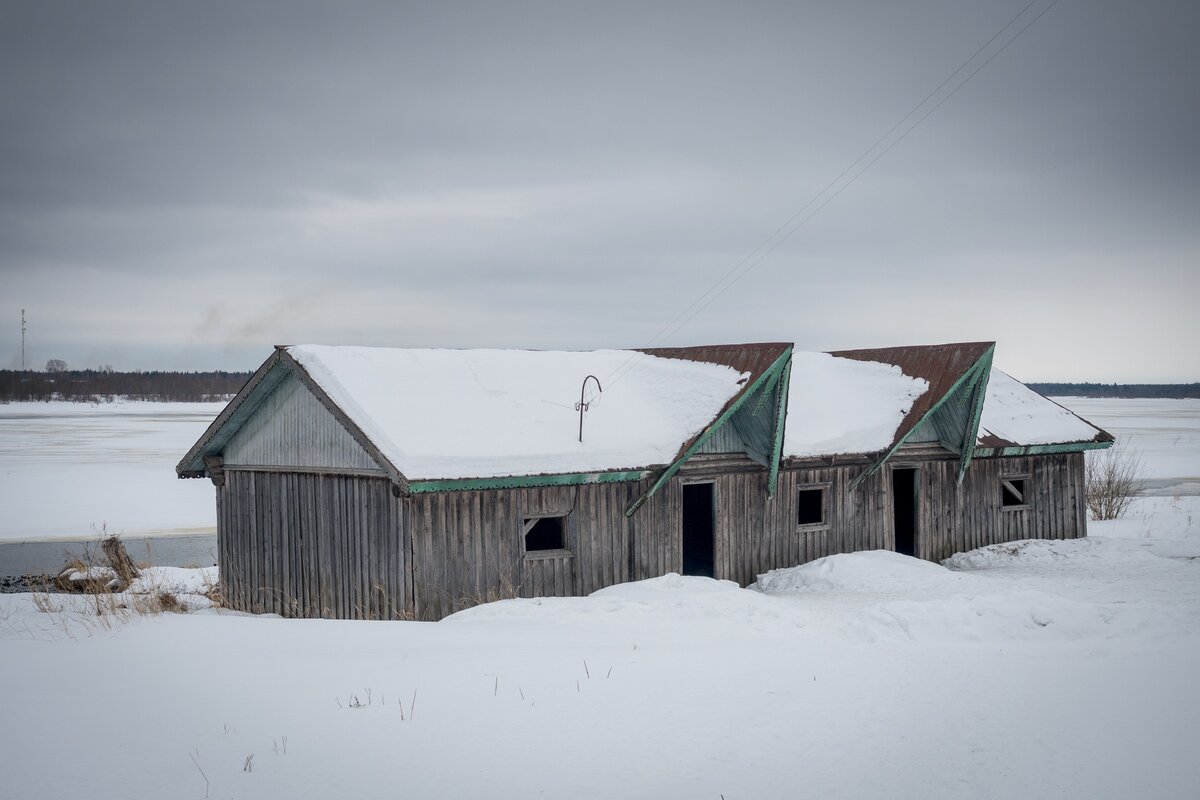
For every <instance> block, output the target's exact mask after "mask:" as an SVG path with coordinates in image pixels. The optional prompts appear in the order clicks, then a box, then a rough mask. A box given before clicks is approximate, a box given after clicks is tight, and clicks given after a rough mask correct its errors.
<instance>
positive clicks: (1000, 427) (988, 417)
mask: <svg viewBox="0 0 1200 800" xmlns="http://www.w3.org/2000/svg"><path fill="white" fill-rule="evenodd" d="M1099 434H1100V430H1099V429H1098V428H1096V427H1094V426H1093V425H1091V424H1090V423H1088V422H1085V421H1084V420H1082V419H1080V418H1079V417H1077V416H1075V414H1073V413H1071V412H1070V411H1068V410H1067V409H1065V408H1063V407H1062V406H1060V405H1059V404H1058V403H1055V402H1054V401H1053V400H1049V399H1047V398H1045V397H1042V396H1041V395H1040V394H1038V393H1037V392H1035V391H1034V390H1033V389H1030V388H1029V387H1028V386H1026V385H1025V384H1023V383H1021V382H1020V381H1018V380H1017V379H1015V378H1013V377H1010V376H1009V375H1006V374H1005V373H1003V372H1001V371H1000V370H998V369H993V370H992V374H991V377H990V378H989V379H988V386H987V394H986V396H985V399H984V403H983V416H982V417H981V418H980V421H979V444H980V445H982V446H985V447H994V446H996V445H997V442H996V440H1000V441H1001V442H1007V443H1010V444H1013V445H1038V444H1063V443H1068V442H1090V441H1092V440H1094V439H1095V438H1096V436H1097V435H1099ZM993 437H994V438H993Z"/></svg>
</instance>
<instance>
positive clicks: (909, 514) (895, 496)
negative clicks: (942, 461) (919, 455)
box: [892, 468, 917, 556]
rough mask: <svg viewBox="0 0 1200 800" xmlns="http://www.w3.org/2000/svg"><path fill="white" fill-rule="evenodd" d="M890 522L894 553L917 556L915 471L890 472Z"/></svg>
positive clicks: (905, 469) (906, 469)
mask: <svg viewBox="0 0 1200 800" xmlns="http://www.w3.org/2000/svg"><path fill="white" fill-rule="evenodd" d="M892 521H893V523H894V525H895V531H896V552H897V553H900V554H901V555H906V556H915V555H916V554H917V471H916V470H915V469H912V468H898V469H893V470H892Z"/></svg>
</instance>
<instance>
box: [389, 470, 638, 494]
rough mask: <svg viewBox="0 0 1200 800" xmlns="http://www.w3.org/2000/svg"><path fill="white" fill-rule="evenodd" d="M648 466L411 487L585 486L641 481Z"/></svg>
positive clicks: (414, 487) (437, 489) (411, 486)
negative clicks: (639, 468)
mask: <svg viewBox="0 0 1200 800" xmlns="http://www.w3.org/2000/svg"><path fill="white" fill-rule="evenodd" d="M649 475H650V471H649V470H626V471H623V472H572V473H563V474H559V475H516V476H508V477H502V478H446V479H442V480H434V481H411V482H409V484H408V490H409V491H410V492H412V493H413V494H423V493H427V492H462V491H468V490H471V489H520V488H525V487H534V486H583V485H586V484H589V483H621V482H623V481H640V480H643V479H644V478H646V477H648V476H649Z"/></svg>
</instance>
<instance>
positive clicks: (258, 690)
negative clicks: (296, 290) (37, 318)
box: [0, 400, 1200, 800]
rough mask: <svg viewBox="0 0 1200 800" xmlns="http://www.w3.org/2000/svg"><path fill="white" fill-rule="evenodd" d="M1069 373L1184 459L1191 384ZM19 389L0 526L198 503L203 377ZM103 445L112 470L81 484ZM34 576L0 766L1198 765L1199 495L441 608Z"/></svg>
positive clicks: (876, 781) (735, 786)
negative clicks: (954, 544) (107, 610)
mask: <svg viewBox="0 0 1200 800" xmlns="http://www.w3.org/2000/svg"><path fill="white" fill-rule="evenodd" d="M1085 402H1086V403H1092V404H1093V406H1092V407H1091V408H1090V409H1089V408H1087V407H1085V403H1079V404H1078V405H1076V402H1075V401H1072V400H1068V401H1066V404H1067V405H1069V406H1070V407H1072V408H1077V410H1079V411H1081V413H1084V414H1085V415H1088V416H1090V417H1092V418H1093V419H1094V421H1096V422H1097V423H1098V424H1100V425H1101V426H1103V427H1106V428H1109V429H1111V430H1113V431H1114V432H1115V433H1117V434H1118V435H1119V436H1122V435H1124V434H1125V432H1126V430H1127V429H1133V428H1136V429H1137V430H1139V431H1142V432H1143V433H1144V435H1141V436H1140V442H1138V443H1139V444H1140V446H1141V448H1142V451H1143V456H1144V458H1145V460H1146V462H1147V465H1148V466H1150V467H1151V469H1153V470H1156V472H1155V474H1156V475H1163V476H1165V477H1167V478H1180V477H1186V476H1189V475H1196V474H1197V473H1198V472H1200V470H1196V469H1194V467H1195V465H1196V463H1197V459H1198V457H1200V446H1198V442H1197V439H1196V438H1195V437H1196V431H1197V427H1198V422H1197V421H1198V420H1200V404H1196V405H1195V406H1193V407H1191V410H1190V411H1189V410H1188V408H1187V407H1186V406H1185V405H1173V404H1177V403H1181V402H1182V403H1186V402H1187V401H1153V402H1154V403H1157V404H1161V403H1167V404H1169V408H1170V409H1173V410H1175V411H1179V410H1181V409H1182V410H1183V412H1184V413H1182V414H1176V415H1175V416H1174V417H1173V418H1172V419H1173V421H1172V422H1170V423H1169V424H1162V423H1161V422H1159V421H1157V420H1158V415H1157V414H1156V413H1155V409H1150V411H1149V412H1147V413H1146V414H1145V415H1144V416H1143V417H1136V416H1134V415H1129V416H1131V417H1133V420H1130V419H1127V418H1123V417H1120V416H1119V415H1115V416H1113V417H1112V418H1111V419H1106V418H1105V411H1106V410H1107V409H1114V408H1115V409H1118V410H1119V409H1120V408H1122V407H1129V406H1123V405H1122V404H1133V403H1142V402H1143V401H1085ZM1146 402H1149V401H1146ZM57 405H59V406H61V405H62V404H57ZM16 408H17V407H16V406H0V426H2V427H0V431H3V434H4V435H3V437H2V438H0V449H3V451H4V455H5V457H6V461H7V462H8V463H6V466H5V467H4V468H5V469H15V471H16V474H19V475H24V476H25V477H23V478H21V479H20V480H23V481H28V482H27V483H24V484H22V486H23V487H24V488H23V490H22V491H20V492H18V491H16V490H15V489H14V488H13V487H12V483H13V478H12V475H13V474H14V473H13V472H9V473H5V474H4V475H3V478H4V480H3V483H2V486H3V492H4V496H3V498H0V499H2V500H3V501H4V507H5V508H6V510H7V511H8V515H9V517H10V519H7V520H3V521H2V522H0V525H3V526H5V527H4V528H3V530H12V528H13V523H12V519H11V517H13V516H16V517H19V518H23V519H25V520H27V521H28V523H29V524H38V520H39V519H46V520H50V521H52V522H54V524H56V525H58V526H59V527H58V528H54V527H53V525H46V526H45V527H46V528H48V529H50V530H58V531H62V530H63V528H64V527H65V526H66V525H68V524H69V523H68V522H67V521H66V520H67V519H68V518H69V515H68V511H69V510H70V508H69V507H70V506H71V504H72V503H73V502H74V501H73V500H71V499H69V498H71V497H72V496H73V495H72V494H70V492H75V491H81V492H82V494H81V496H82V497H84V498H90V500H89V502H95V503H97V504H98V505H97V506H95V508H100V509H102V510H103V513H101V514H100V515H99V516H98V517H97V519H101V520H107V521H109V527H110V528H112V527H113V526H114V523H113V520H114V519H116V517H114V516H113V515H112V514H111V513H109V510H108V509H112V510H114V511H116V512H119V513H128V514H130V515H131V516H130V517H129V518H130V519H133V518H134V517H136V516H137V515H143V516H142V518H143V519H146V518H148V517H147V516H146V513H147V512H146V510H145V509H142V508H139V507H138V504H139V503H141V502H145V504H146V505H147V506H148V507H149V508H158V511H156V512H155V513H158V514H164V513H166V512H171V511H174V513H176V514H177V516H174V517H171V516H164V517H162V519H163V520H164V521H165V524H164V527H181V526H183V525H184V524H186V523H187V522H188V521H190V519H191V518H189V516H188V515H189V513H191V512H190V511H189V510H188V509H189V508H190V506H188V505H187V504H186V503H180V504H178V505H176V504H175V501H173V500H170V499H168V498H167V497H166V495H165V493H166V492H168V491H170V488H168V487H175V486H183V487H189V490H190V487H198V491H197V492H196V494H197V495H198V496H199V498H200V499H199V500H198V502H197V505H198V506H203V508H204V509H205V513H211V511H210V509H211V502H212V498H211V491H212V489H211V486H210V485H209V484H208V483H207V482H206V481H178V480H176V479H175V478H174V477H173V473H172V471H171V468H172V466H173V465H174V463H175V461H176V460H177V459H178V457H179V455H180V454H181V453H182V452H183V451H184V450H186V448H187V446H188V445H190V444H191V442H192V440H194V439H195V438H196V437H197V436H198V435H199V433H200V431H201V430H202V429H203V426H204V424H206V422H207V419H209V418H211V415H213V414H215V413H216V412H217V410H218V409H217V407H213V408H211V409H204V408H200V409H194V412H195V413H194V415H193V418H192V419H190V420H188V419H186V417H187V414H188V413H190V412H189V411H185V414H184V416H183V417H177V416H176V415H175V414H174V413H173V412H175V411H177V410H180V409H178V407H170V408H167V409H156V410H153V411H152V410H151V409H148V408H146V406H145V405H142V404H138V405H137V406H135V407H134V408H131V409H128V410H126V411H121V410H120V409H106V408H104V407H101V408H100V409H88V408H87V407H78V408H76V409H73V408H71V407H68V408H67V409H62V408H54V411H53V413H55V414H56V415H57V416H56V421H54V422H51V421H47V420H45V419H39V418H29V417H25V418H24V419H22V418H21V415H19V414H14V413H13V411H14V409H16ZM34 410H35V411H36V410H37V409H34ZM75 411H77V412H78V413H71V412H75ZM59 412H61V413H59ZM113 412H116V413H113ZM147 413H148V414H149V416H148V417H147V416H146V414H147ZM1138 413H1141V412H1138ZM163 415H165V416H163ZM155 420H157V421H155ZM1136 420H1140V421H1136ZM168 429H173V430H174V431H175V432H174V433H172V434H167V433H166V432H165V431H167V430H168ZM185 429H187V431H186V435H185V434H184V430H185ZM72 431H74V434H72ZM14 432H16V433H14ZM1167 438H1169V439H1170V441H1169V442H1167V441H1166V440H1167ZM1148 442H1149V444H1150V446H1147V443H1148ZM43 451H44V452H43ZM114 453H117V454H118V455H114ZM114 459H116V460H117V461H121V460H122V459H124V461H125V463H127V464H128V465H129V468H128V469H126V468H122V469H120V470H117V472H119V473H123V475H124V480H125V481H126V482H128V483H129V484H130V486H127V487H110V489H109V491H111V492H113V495H112V496H111V497H110V498H107V499H106V497H105V495H104V492H103V491H101V490H99V489H96V490H94V491H92V490H89V489H86V488H84V489H82V490H81V489H80V486H79V484H80V483H85V482H88V481H92V480H97V481H101V480H103V478H102V477H101V473H102V472H103V471H104V468H105V466H106V465H111V463H112V462H113V460H114ZM13 464H16V467H15V468H14V467H13ZM164 474H165V477H164ZM152 475H153V477H151V476H152ZM33 476H40V477H33ZM63 476H65V479H63ZM119 492H126V494H119ZM64 493H66V494H64ZM59 497H66V498H68V499H65V500H61V501H59V500H57V499H56V498H59ZM60 506H61V507H65V508H60ZM81 507H86V506H81ZM127 524H132V523H127ZM148 524H149V523H148ZM156 524H157V523H156ZM212 578H213V571H212V570H211V569H209V570H207V571H205V572H201V571H198V570H195V571H189V570H170V569H162V570H155V571H154V572H153V573H152V574H151V575H150V576H149V577H148V578H147V579H146V580H145V581H143V582H142V584H141V585H138V586H134V587H132V590H133V591H135V592H137V591H143V592H144V591H149V590H153V589H156V588H164V587H165V588H169V589H171V590H172V591H175V592H177V593H179V594H180V596H181V598H183V599H184V601H185V602H187V603H188V604H189V606H190V607H192V608H197V607H199V608H201V609H203V607H204V606H205V605H206V604H205V602H204V600H203V598H200V597H198V596H197V595H196V594H195V593H196V592H197V591H199V590H201V589H203V588H204V586H205V584H206V583H211V581H212ZM50 599H51V601H52V602H53V603H54V605H55V607H56V608H63V609H64V610H62V611H59V612H56V613H43V612H42V611H39V610H38V609H37V598H36V597H35V596H33V595H29V594H18V595H0V687H2V688H0V710H2V711H3V721H4V733H3V734H2V736H3V738H2V739H0V795H3V796H12V797H47V798H58V797H62V798H68V797H69V798H74V797H77V796H79V795H80V794H86V795H87V796H88V797H91V798H163V797H171V798H176V797H180V798H183V797H195V798H203V797H212V798H219V797H255V798H297V797H331V796H332V797H340V796H347V795H354V796H356V797H364V798H372V797H389V798H390V797H398V796H399V797H464V798H471V797H479V798H488V800H495V799H497V798H526V797H533V796H542V797H597V798H599V797H604V798H610V797H646V798H656V799H657V798H675V797H678V798H695V797H711V798H718V797H721V796H724V797H725V798H729V799H730V800H732V799H733V798H739V797H755V798H759V797H778V796H788V797H790V796H797V797H821V798H824V797H843V798H858V797H862V798H877V797H895V798H960V797H970V798H1022V799H1023V800H1024V799H1025V798H1041V797H1066V798H1131V797H1137V798H1143V797H1146V798H1176V797H1178V798H1194V797H1197V796H1200V761H1197V759H1196V758H1195V753H1196V752H1197V748H1198V747H1200V679H1198V678H1197V666H1196V665H1197V664H1200V497H1196V496H1188V495H1184V496H1179V497H1170V496H1161V497H1146V498H1140V499H1138V500H1137V501H1136V502H1135V504H1134V506H1133V507H1132V509H1131V511H1130V512H1129V514H1128V515H1127V517H1126V518H1125V519H1123V520H1119V521H1116V522H1107V523H1092V525H1091V527H1090V536H1089V537H1088V538H1087V539H1086V540H1078V541H1067V542H1040V541H1039V542H1026V543H1014V544H1010V545H1000V546H996V547H992V548H987V549H984V550H977V551H974V552H971V553H966V554H960V555H958V556H955V557H954V558H952V559H950V560H949V561H948V562H947V564H946V566H940V565H937V564H930V563H926V562H921V561H915V560H912V559H908V558H904V557H902V556H897V555H896V554H894V553H883V552H873V553H859V554H855V555H840V556H833V557H831V558H828V559H824V560H822V561H818V562H814V563H812V564H808V565H804V566H801V567H797V568H793V569H789V570H780V571H776V572H774V573H770V574H768V575H766V576H763V577H761V578H760V580H759V583H758V585H757V587H755V588H754V589H740V588H738V587H737V586H735V585H734V584H731V583H727V582H718V581H712V580H708V579H703V578H681V577H679V576H673V575H672V576H666V577H663V578H658V579H655V580H651V581H644V582H640V583H635V584H625V585H622V586H616V587H611V588H609V589H605V590H603V591H601V592H598V593H596V594H595V595H593V596H592V597H587V598H555V599H541V600H513V601H505V602H500V603H493V604H490V605H486V606H481V607H479V608H475V609H472V610H469V611H465V612H462V613H460V614H458V615H456V616H453V617H450V618H449V619H447V620H444V621H443V622H440V623H404V622H332V621H322V620H282V619H279V618H275V617H265V616H264V617H254V616H247V615H241V614H233V613H229V612H222V611H218V610H212V609H209V610H200V611H194V612H193V613H190V614H186V615H175V614H163V615H157V616H140V615H138V614H136V613H128V614H124V615H122V616H121V617H120V618H117V619H112V620H110V623H111V624H106V623H105V622H104V621H101V620H98V619H97V618H96V617H95V616H94V614H93V613H91V612H89V611H87V610H86V608H85V607H84V606H83V605H82V603H83V599H82V598H72V597H67V596H63V595H56V596H54V597H53V598H50ZM129 602H130V605H136V597H135V596H131V597H130V601H129Z"/></svg>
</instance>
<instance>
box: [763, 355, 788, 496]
mask: <svg viewBox="0 0 1200 800" xmlns="http://www.w3.org/2000/svg"><path fill="white" fill-rule="evenodd" d="M791 380H792V360H791V359H790V358H789V359H788V362H787V363H786V364H784V365H783V374H782V375H780V376H779V384H778V386H779V391H778V396H779V401H778V403H777V405H776V407H775V442H774V445H773V447H772V448H771V467H770V469H771V472H770V475H769V476H768V478H767V497H768V499H769V498H773V497H774V496H775V490H776V489H778V488H779V464H780V462H782V461H783V432H784V422H785V421H786V419H787V403H788V395H790V394H791Z"/></svg>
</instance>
